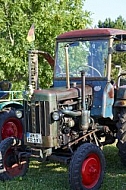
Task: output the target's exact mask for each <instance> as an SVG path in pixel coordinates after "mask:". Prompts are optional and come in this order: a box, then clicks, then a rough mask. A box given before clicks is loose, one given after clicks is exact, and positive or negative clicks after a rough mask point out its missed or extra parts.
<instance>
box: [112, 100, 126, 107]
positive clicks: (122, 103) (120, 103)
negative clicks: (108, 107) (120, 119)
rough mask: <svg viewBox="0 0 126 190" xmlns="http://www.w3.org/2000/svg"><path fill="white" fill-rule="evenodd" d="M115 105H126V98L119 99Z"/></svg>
mask: <svg viewBox="0 0 126 190" xmlns="http://www.w3.org/2000/svg"><path fill="white" fill-rule="evenodd" d="M114 107H126V100H117V101H116V102H115V104H114Z"/></svg>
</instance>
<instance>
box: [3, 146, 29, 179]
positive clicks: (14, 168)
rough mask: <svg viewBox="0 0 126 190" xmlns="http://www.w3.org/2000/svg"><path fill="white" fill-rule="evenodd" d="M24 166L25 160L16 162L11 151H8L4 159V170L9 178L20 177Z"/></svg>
mask: <svg viewBox="0 0 126 190" xmlns="http://www.w3.org/2000/svg"><path fill="white" fill-rule="evenodd" d="M25 165H26V160H22V161H21V160H20V163H19V162H18V160H16V157H15V155H14V152H13V149H9V150H8V151H7V152H6V154H5V157H4V167H5V169H6V172H7V173H8V175H9V176H10V177H12V178H13V177H16V176H20V175H21V174H22V173H23V171H24V169H25Z"/></svg>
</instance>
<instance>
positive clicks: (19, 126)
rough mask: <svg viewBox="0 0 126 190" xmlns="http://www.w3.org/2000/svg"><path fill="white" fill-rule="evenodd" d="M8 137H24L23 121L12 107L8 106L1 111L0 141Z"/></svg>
mask: <svg viewBox="0 0 126 190" xmlns="http://www.w3.org/2000/svg"><path fill="white" fill-rule="evenodd" d="M8 137H17V138H18V139H22V137H23V122H22V119H18V118H17V117H16V115H15V111H14V109H12V108H6V109H4V110H3V111H1V112H0V141H1V140H4V139H5V138H8Z"/></svg>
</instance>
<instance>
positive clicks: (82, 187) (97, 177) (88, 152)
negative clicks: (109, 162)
mask: <svg viewBox="0 0 126 190" xmlns="http://www.w3.org/2000/svg"><path fill="white" fill-rule="evenodd" d="M104 173H105V158H104V155H103V153H102V151H101V149H100V148H99V147H97V146H96V145H95V144H90V143H85V144H83V145H81V146H80V147H79V148H78V149H77V151H76V152H75V153H74V155H73V157H72V160H71V162H70V167H69V181H70V186H71V189H72V190H97V189H99V188H100V186H101V184H102V182H103V177H104Z"/></svg>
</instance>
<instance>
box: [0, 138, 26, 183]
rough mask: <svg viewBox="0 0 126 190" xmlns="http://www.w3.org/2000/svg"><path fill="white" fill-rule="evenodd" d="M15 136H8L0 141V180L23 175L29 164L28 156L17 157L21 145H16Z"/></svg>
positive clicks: (20, 150)
mask: <svg viewBox="0 0 126 190" xmlns="http://www.w3.org/2000/svg"><path fill="white" fill-rule="evenodd" d="M15 142H16V140H15V138H13V137H9V138H6V139H4V140H3V141H2V142H1V143H0V180H2V181H5V180H11V179H13V178H14V177H19V176H24V175H25V174H26V172H27V169H28V166H29V160H28V158H20V159H19V157H18V153H21V152H22V151H23V150H22V147H21V146H18V145H17V144H16V143H15Z"/></svg>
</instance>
